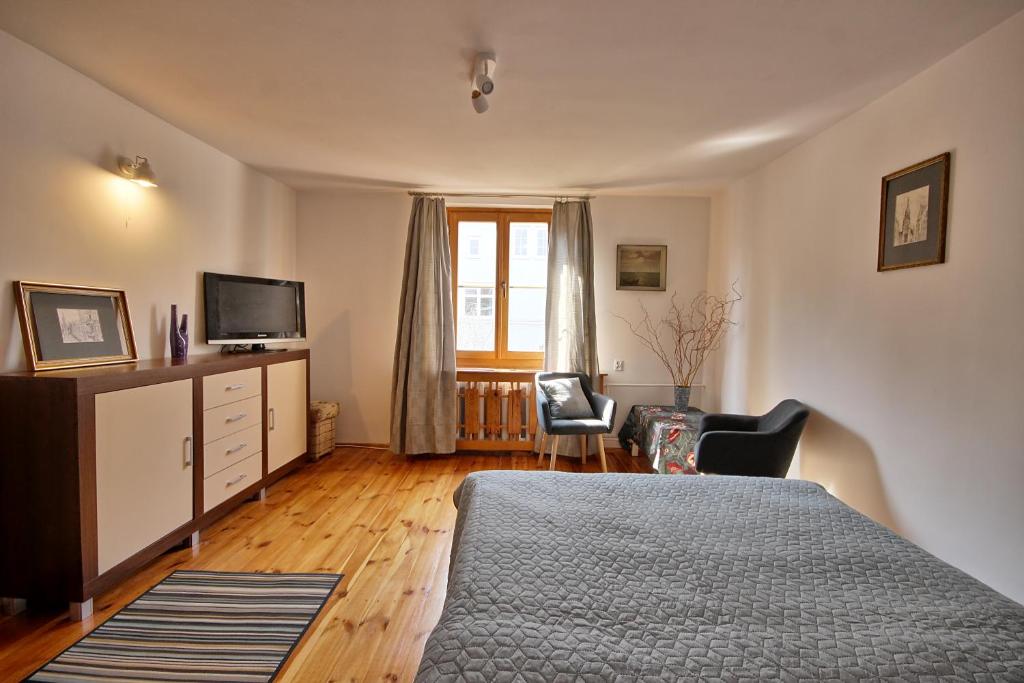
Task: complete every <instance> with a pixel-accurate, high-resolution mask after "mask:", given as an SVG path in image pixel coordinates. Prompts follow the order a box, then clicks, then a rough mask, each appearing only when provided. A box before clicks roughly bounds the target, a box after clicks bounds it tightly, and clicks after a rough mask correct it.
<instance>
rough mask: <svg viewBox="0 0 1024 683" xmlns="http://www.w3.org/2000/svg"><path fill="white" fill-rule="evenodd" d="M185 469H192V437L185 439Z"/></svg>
mask: <svg viewBox="0 0 1024 683" xmlns="http://www.w3.org/2000/svg"><path fill="white" fill-rule="evenodd" d="M185 467H192V437H191V436H186V437H185Z"/></svg>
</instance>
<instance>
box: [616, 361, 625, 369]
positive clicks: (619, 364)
mask: <svg viewBox="0 0 1024 683" xmlns="http://www.w3.org/2000/svg"><path fill="white" fill-rule="evenodd" d="M625 369H626V361H624V360H617V361H615V372H622V371H623V370H625Z"/></svg>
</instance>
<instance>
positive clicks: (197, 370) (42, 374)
mask: <svg viewBox="0 0 1024 683" xmlns="http://www.w3.org/2000/svg"><path fill="white" fill-rule="evenodd" d="M308 358H309V349H286V350H282V351H265V352H258V353H207V354H200V355H195V356H189V357H188V358H187V359H184V360H181V359H171V358H151V359H147V360H140V361H137V362H134V363H118V364H116V365H97V366H93V367H88V368H71V369H64V370H42V371H37V372H32V371H30V370H25V371H21V372H8V373H3V374H0V383H8V382H26V381H30V382H46V383H74V384H75V385H77V386H78V387H79V389H78V391H79V393H83V392H85V393H90V392H92V393H98V392H102V391H113V390H116V389H123V388H126V387H131V386H143V385H146V384H155V383H157V382H171V381H175V380H178V379H189V378H193V377H203V376H205V375H215V374H217V373H220V372H230V371H232V370H242V369H245V368H254V367H262V366H264V365H273V364H275V363H284V362H287V361H292V360H302V359H308Z"/></svg>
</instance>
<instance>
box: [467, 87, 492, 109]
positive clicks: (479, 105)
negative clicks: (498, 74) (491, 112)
mask: <svg viewBox="0 0 1024 683" xmlns="http://www.w3.org/2000/svg"><path fill="white" fill-rule="evenodd" d="M471 97H472V98H473V109H475V110H476V113H477V114H483V113H484V112H485V111H487V107H488V104H487V96H486V95H484V94H483V93H482V92H480V91H479V90H474V91H473V94H472V96H471Z"/></svg>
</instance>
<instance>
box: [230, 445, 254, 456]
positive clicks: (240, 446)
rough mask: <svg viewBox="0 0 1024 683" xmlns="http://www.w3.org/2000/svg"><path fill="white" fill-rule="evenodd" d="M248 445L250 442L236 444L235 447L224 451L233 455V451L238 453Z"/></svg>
mask: <svg viewBox="0 0 1024 683" xmlns="http://www.w3.org/2000/svg"><path fill="white" fill-rule="evenodd" d="M248 445H249V444H247V443H240V444H238V445H237V446H235V447H234V448H229V449H227V450H226V451H224V455H231V454H232V453H237V452H238V451H240V450H242V449H243V448H245V447H246V446H248Z"/></svg>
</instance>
